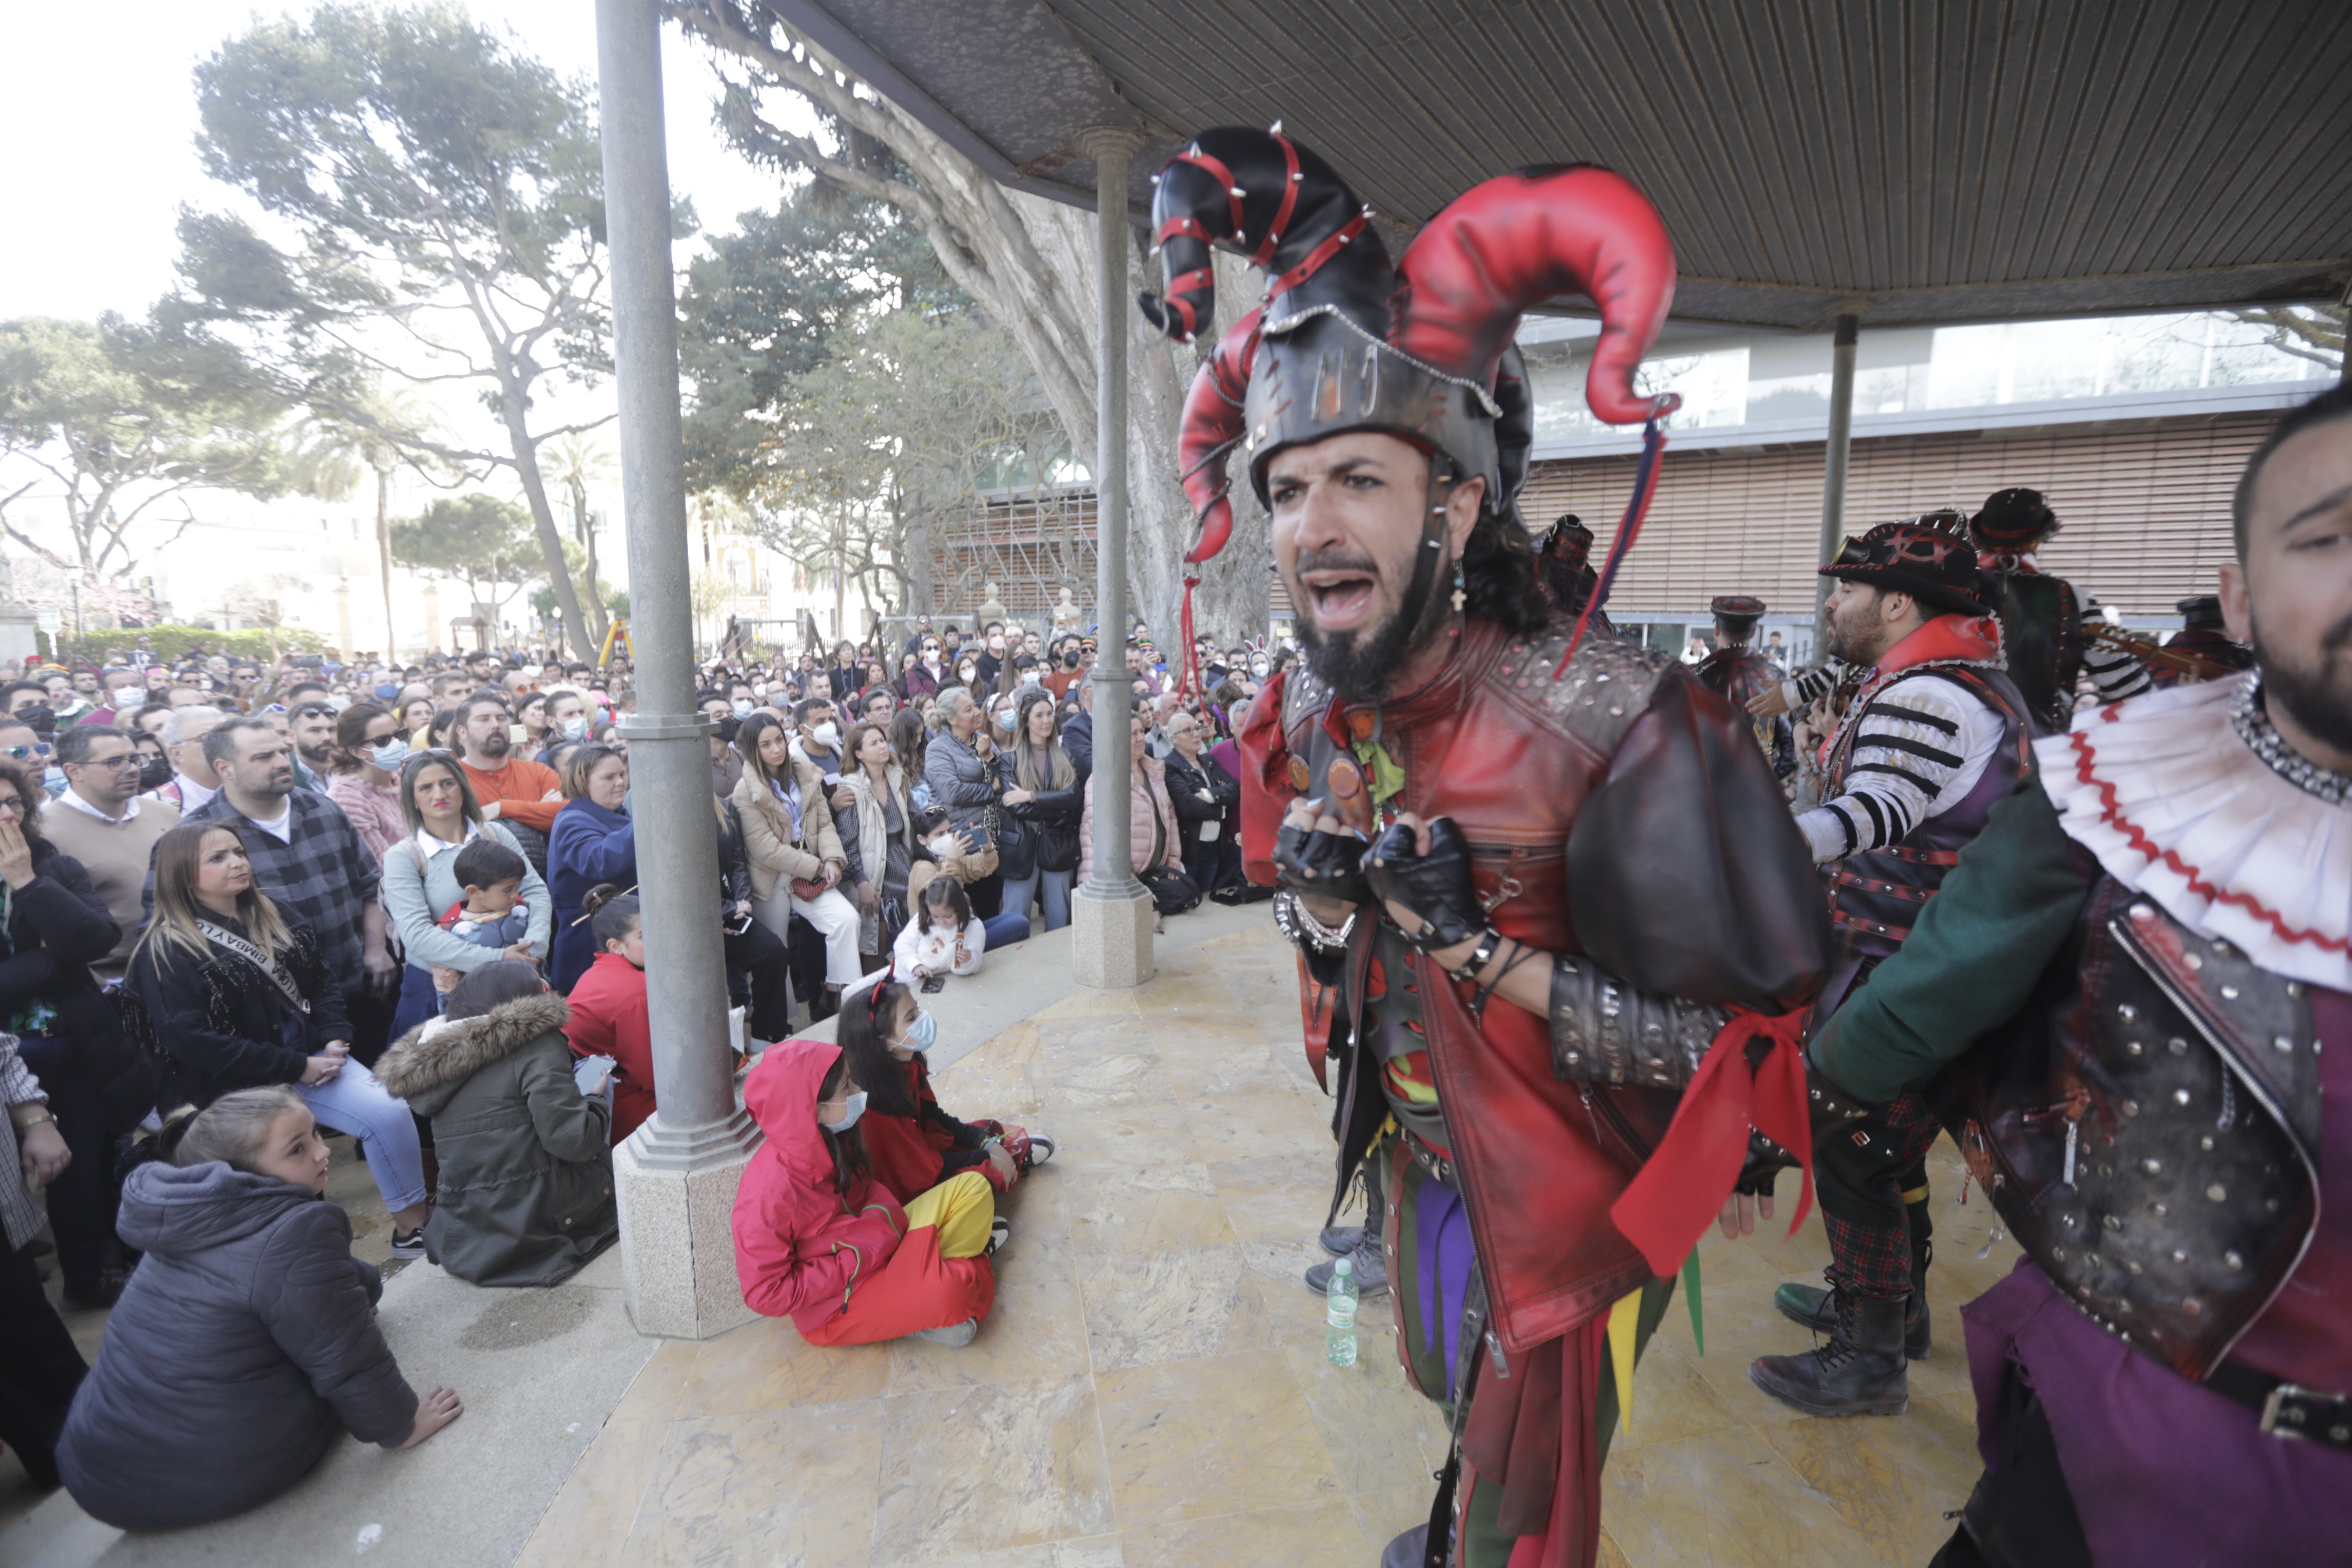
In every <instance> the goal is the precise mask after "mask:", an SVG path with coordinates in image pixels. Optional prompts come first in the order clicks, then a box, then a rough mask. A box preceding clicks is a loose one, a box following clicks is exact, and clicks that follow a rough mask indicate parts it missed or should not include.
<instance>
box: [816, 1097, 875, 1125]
mask: <svg viewBox="0 0 2352 1568" xmlns="http://www.w3.org/2000/svg"><path fill="white" fill-rule="evenodd" d="M841 1108H842V1110H843V1112H844V1113H845V1114H844V1115H843V1116H842V1119H841V1120H840V1121H836V1122H835V1123H834V1124H833V1125H832V1126H830V1127H825V1128H824V1130H825V1131H827V1132H846V1131H849V1130H850V1129H851V1128H853V1127H855V1126H856V1125H857V1119H858V1118H859V1117H861V1116H863V1115H865V1114H866V1091H865V1090H864V1089H859V1090H858V1091H857V1092H856V1094H853V1095H851V1096H850V1097H849V1098H848V1099H847V1100H843V1101H842V1102H841ZM817 1125H818V1126H820V1127H824V1122H822V1121H820V1122H818V1123H817Z"/></svg>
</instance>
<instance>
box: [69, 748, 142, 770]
mask: <svg viewBox="0 0 2352 1568" xmlns="http://www.w3.org/2000/svg"><path fill="white" fill-rule="evenodd" d="M138 765H139V754H138V753H137V752H124V753H123V754H122V755H121V756H119V757H84V758H83V759H82V760H81V761H79V762H78V763H67V764H66V766H68V767H69V768H110V769H112V770H114V771H115V772H117V773H120V772H121V770H123V769H124V768H135V767H137V766H138Z"/></svg>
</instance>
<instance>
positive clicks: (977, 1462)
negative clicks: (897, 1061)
mask: <svg viewBox="0 0 2352 1568" xmlns="http://www.w3.org/2000/svg"><path fill="white" fill-rule="evenodd" d="M1240 912H1241V913H1243V914H1253V913H1255V916H1256V918H1255V919H1254V920H1252V921H1251V922H1250V924H1249V926H1248V927H1247V928H1246V929H1244V930H1241V931H1234V932H1231V933H1229V934H1225V935H1222V936H1217V937H1214V938H1213V939H1212V940H1209V941H1206V942H1201V943H1199V944H1197V945H1195V946H1193V947H1192V948H1190V949H1189V950H1184V951H1178V952H1169V951H1167V950H1166V949H1164V948H1163V950H1162V952H1161V955H1160V973H1158V975H1157V976H1155V978H1154V979H1153V980H1152V981H1151V982H1150V983H1149V984H1145V985H1143V986H1141V987H1139V988H1138V989H1136V990H1134V991H1132V992H1085V991H1076V990H1072V991H1070V992H1068V993H1067V994H1065V995H1064V996H1063V997H1062V998H1061V999H1060V1000H1058V1001H1055V1002H1053V1003H1052V1004H1051V1005H1045V1006H1043V1007H1041V1008H1036V1009H1034V1010H1033V1011H1032V1013H1031V1014H1029V1015H1028V1016H1025V1017H1024V1018H1023V1019H1022V1021H1020V1022H1018V1023H1014V1024H1011V1025H1010V1026H1007V1027H1005V1028H1003V1029H1002V1030H1001V1031H1000V1032H998V1033H997V1034H996V1035H994V1036H993V1037H992V1038H991V1039H990V1040H989V1041H988V1042H987V1043H986V1044H985V1045H984V1046H982V1047H979V1048H977V1049H973V1050H971V1051H970V1053H969V1054H968V1055H966V1056H964V1057H963V1058H962V1059H961V1060H960V1061H958V1062H956V1063H955V1064H953V1066H952V1067H951V1068H948V1069H946V1070H943V1071H941V1072H940V1075H939V1079H938V1082H939V1088H940V1097H941V1099H942V1100H943V1101H944V1102H945V1103H946V1104H947V1105H948V1107H949V1108H950V1110H954V1111H956V1112H957V1113H959V1114H961V1115H966V1116H984V1115H1001V1116H1006V1117H1013V1118H1017V1119H1019V1120H1022V1121H1024V1122H1026V1123H1027V1124H1029V1125H1031V1126H1033V1127H1037V1128H1042V1129H1044V1130H1045V1131H1050V1132H1052V1133H1053V1134H1054V1135H1055V1138H1056V1140H1057V1141H1058V1142H1059V1149H1058V1152H1057V1153H1056V1154H1055V1161H1054V1163H1053V1164H1052V1165H1050V1166H1047V1167H1045V1169H1044V1170H1042V1171H1040V1172H1038V1173H1036V1174H1035V1175H1034V1177H1033V1178H1032V1179H1030V1180H1028V1181H1026V1182H1024V1183H1023V1184H1021V1186H1020V1187H1018V1188H1016V1189H1015V1190H1014V1191H1013V1193H1012V1194H1010V1195H1009V1196H1008V1197H1007V1199H1006V1200H1005V1202H1004V1212H1005V1213H1007V1214H1008V1215H1010V1217H1011V1218H1012V1221H1013V1244H1012V1246H1011V1247H1010V1248H1008V1249H1007V1250H1006V1251H1005V1252H1004V1253H1003V1254H1002V1255H1001V1256H1000V1258H999V1260H998V1261H999V1267H998V1279H999V1287H998V1298H997V1307H996V1310H995V1311H994V1313H993V1314H992V1316H991V1318H990V1319H989V1321H988V1322H987V1323H986V1324H984V1325H983V1326H982V1330H981V1333H980V1337H979V1339H978V1340H976V1341H975V1342H973V1343H972V1344H971V1346H969V1347H967V1348H965V1349H962V1350H958V1351H948V1350H941V1349H940V1348H938V1347H935V1346H929V1345H923V1344H919V1343H913V1342H898V1343H893V1344H887V1345H866V1346H858V1347H855V1348H850V1349H844V1350H824V1349H820V1348H817V1347H813V1346H810V1345H807V1344H805V1343H804V1342H803V1341H802V1340H801V1338H800V1336H799V1335H798V1334H797V1333H796V1332H794V1331H793V1328H792V1325H791V1324H790V1323H789V1322H786V1321H760V1322H755V1323H751V1324H749V1325H746V1326H745V1327H743V1328H740V1329H738V1330H735V1331H732V1332H730V1333H729V1334H727V1335H724V1336H722V1337H720V1338H719V1339H716V1340H712V1341H709V1342H703V1343H701V1344H687V1343H682V1342H671V1343H667V1344H665V1345H663V1346H662V1347H661V1348H660V1349H659V1350H658V1351H656V1352H655V1354H654V1356H653V1358H652V1360H651V1361H650V1362H648V1363H646V1368H645V1371H644V1372H643V1373H641V1374H640V1375H639V1377H638V1379H637V1381H636V1383H635V1384H634V1385H633V1386H632V1387H631V1388H630V1390H629V1393H628V1395H627V1397H626V1398H625V1399H624V1400H623V1401H622V1402H621V1404H620V1405H619V1407H618V1408H617V1409H615V1410H614V1414H613V1416H612V1418H611V1420H610V1421H609V1422H608V1423H607V1425H606V1426H605V1428H604V1432H603V1433H602V1434H601V1435H600V1436H598V1437H597V1440H596V1441H595V1443H594V1444H593V1445H592V1446H591V1447H589V1449H588V1451H587V1453H586V1454H585V1455H584V1456H583V1458H582V1460H581V1464H580V1467H579V1468H578V1469H577V1470H575V1471H574V1472H573V1474H572V1479H570V1480H569V1481H568V1482H567V1483H566V1484H565V1486H564V1488H563V1489H562V1491H561V1492H560V1493H559V1494H558V1495H557V1497H556V1500H555V1503H554V1505H553V1506H552V1507H551V1509H550V1510H548V1513H547V1516H546V1518H545V1520H544V1521H542V1522H541V1526H540V1528H539V1530H538V1531H536V1532H535V1533H534V1534H533V1535H532V1537H531V1539H530V1543H529V1545H528V1547H527V1548H526V1549H525V1551H524V1552H523V1555H522V1557H521V1559H520V1561H521V1562H522V1563H524V1564H526V1565H527V1568H573V1565H579V1568H595V1565H604V1564H614V1565H628V1568H636V1565H639V1564H667V1563H697V1564H711V1565H714V1568H715V1565H722V1564H742V1565H744V1568H754V1565H764V1564H769V1563H795V1564H806V1565H807V1568H1235V1565H1252V1564H1264V1565H1265V1568H1277V1565H1278V1568H1322V1565H1325V1564H1329V1565H1331V1568H1370V1564H1372V1563H1377V1562H1378V1561H1379V1557H1380V1550H1381V1546H1382V1545H1383V1544H1384V1543H1385V1542H1387V1541H1388V1539H1389V1538H1390V1537H1391V1535H1393V1534H1395V1533H1397V1532H1398V1531H1402V1530H1403V1529H1405V1528H1407V1527H1409V1526H1410V1525H1412V1524H1414V1523H1416V1522H1418V1521H1421V1520H1422V1519H1423V1518H1424V1517H1425V1516H1426V1511H1427V1508H1428V1504H1429V1499H1430V1494H1431V1490H1432V1486H1431V1481H1430V1472H1431V1471H1433V1469H1435V1468H1438V1467H1439V1466H1440V1465H1441V1464H1442V1463H1443V1462H1444V1455H1445V1436H1444V1430H1443V1428H1442V1426H1441V1425H1440V1423H1439V1421H1438V1419H1437V1416H1436V1413H1435V1411H1434V1409H1433V1407H1432V1406H1431V1405H1428V1404H1427V1403H1426V1402H1424V1401H1423V1400H1422V1399H1420V1398H1419V1397H1418V1396H1417V1395H1414V1394H1412V1393H1410V1392H1409V1391H1408V1390H1407V1389H1406V1388H1405V1386H1404V1384H1403V1381H1402V1373H1400V1372H1399V1370H1398V1366H1397V1361H1396V1352H1395V1344H1394V1338H1393V1332H1392V1331H1391V1327H1390V1321H1391V1320H1390V1314H1389V1310H1388V1304H1387V1300H1386V1299H1385V1298H1378V1299H1375V1300H1373V1301H1372V1302H1370V1303H1368V1307H1369V1309H1370V1310H1368V1311H1367V1313H1366V1314H1365V1318H1364V1320H1363V1325H1362V1328H1361V1331H1360V1353H1359V1358H1358V1362H1357V1364H1356V1365H1355V1366H1353V1367H1350V1368H1345V1369H1342V1368H1337V1367H1333V1366H1331V1365H1330V1364H1329V1363H1328V1360H1327V1358H1326V1357H1325V1355H1324V1334H1323V1321H1322V1319H1323V1303H1322V1301H1321V1300H1320V1299H1319V1298H1318V1297H1316V1296H1314V1295H1312V1294H1310V1293H1309V1292H1308V1291H1307V1289H1305V1288H1304V1286H1303V1285H1302V1284H1301V1283H1300V1282H1299V1278H1298V1277H1299V1273H1300V1271H1301V1270H1302V1269H1304V1268H1306V1267H1307V1265H1308V1264H1309V1263H1311V1262H1313V1261H1316V1260H1317V1259H1318V1258H1321V1257H1322V1253H1321V1252H1320V1250H1319V1249H1318V1247H1316V1246H1315V1243H1314V1240H1313V1237H1314V1233H1315V1230H1316V1229H1317V1227H1318V1226H1320V1225H1321V1223H1322V1220H1323V1217H1324V1214H1325V1212H1326V1209H1327V1208H1328V1203H1329V1197H1330V1184H1331V1169H1332V1163H1331V1142H1330V1133H1329V1131H1328V1116H1329V1102H1328V1100H1325V1099H1324V1098H1322V1096H1321V1095H1320V1094H1319V1092H1318V1090H1317V1089H1315V1087H1314V1084H1313V1080H1312V1079H1311V1078H1310V1077H1309V1076H1308V1074H1307V1069H1306V1067H1305V1064H1304V1061H1303V1059H1302V1057H1301V1053H1300V1051H1299V1048H1298V1040H1297V1027H1298V1024H1297V1019H1298V1013H1297V994H1296V991H1295V990H1294V989H1292V988H1291V987H1292V986H1293V985H1294V984H1295V981H1294V980H1293V977H1292V976H1293V969H1292V960H1291V957H1290V954H1289V952H1288V950H1287V949H1286V947H1285V946H1283V944H1282V943H1281V942H1279V940H1278V939H1276V937H1275V935H1274V933H1273V931H1271V929H1270V922H1268V921H1265V918H1264V916H1263V913H1262V912H1260V911H1240ZM1011 969H1012V966H1011V965H1008V966H1007V970H1008V971H1010V970H1011ZM1012 978H1013V975H1012V974H1010V973H1008V975H1007V979H1008V980H1010V979H1012ZM943 1022H944V1021H943ZM1933 1163H1934V1166H1935V1175H1934V1184H1935V1189H1936V1191H1937V1194H1938V1195H1939V1207H1938V1209H1937V1225H1938V1229H1939V1234H1938V1237H1937V1241H1938V1258H1937V1270H1936V1273H1935V1275H1934V1276H1933V1279H1934V1284H1933V1286H1932V1288H1931V1291H1930V1295H1931V1299H1932V1300H1933V1303H1934V1306H1935V1309H1936V1311H1937V1314H1938V1318H1939V1321H1938V1322H1937V1330H1938V1348H1937V1352H1936V1356H1935V1358H1934V1359H1931V1360H1930V1361H1929V1362H1927V1363H1919V1364H1918V1365H1917V1366H1916V1367H1915V1369H1914V1373H1913V1390H1914V1392H1913V1399H1912V1409H1911V1412H1910V1414H1909V1415H1906V1416H1904V1417H1902V1418H1900V1419H1895V1420H1869V1421H1853V1422H1822V1421H1810V1420H1806V1419H1805V1418H1802V1417H1801V1416H1799V1415H1797V1414H1796V1413H1795V1412H1793V1411H1790V1410H1787V1409H1785V1408H1784V1407H1782V1406H1780V1405H1775V1404H1773V1403H1772V1402H1771V1401H1769V1399H1767V1398H1765V1396H1764V1395H1763V1394H1760V1393H1759V1392H1758V1391H1757V1390H1756V1389H1755V1388H1754V1386H1753V1385H1752V1384H1749V1383H1748V1377H1747V1367H1748V1361H1749V1359H1751V1358H1752V1357H1753V1356H1756V1355H1759V1354H1764V1353H1767V1352H1788V1351H1792V1350H1800V1349H1802V1348H1804V1346H1805V1344H1806V1343H1807V1342H1808V1337H1807V1336H1806V1335H1805V1333H1804V1332H1803V1331H1801V1330H1799V1329H1797V1328H1796V1327H1795V1325H1793V1324H1790V1323H1789V1322H1787V1321H1785V1320H1782V1319H1780V1317H1779V1316H1778V1315H1777V1314H1776V1313H1774V1312H1773V1311H1772V1310H1771V1307H1770V1302H1769V1296H1770V1292H1771V1289H1772V1287H1773V1286H1774V1285H1775V1284H1777V1283H1779V1282H1780V1281H1781V1280H1783V1279H1815V1278H1818V1277H1819V1275H1820V1272H1821V1270H1822V1267H1823V1266H1824V1265H1825V1264H1826V1263H1827V1261H1828V1248H1827V1244H1826V1242H1825V1241H1824V1239H1823V1237H1822V1230H1821V1222H1820V1220H1819V1218H1818V1217H1811V1218H1808V1220H1807V1221H1806V1223H1805V1225H1804V1226H1803V1227H1802V1228H1801V1230H1800V1231H1799V1232H1798V1233H1797V1235H1796V1237H1794V1239H1787V1238H1785V1237H1782V1236H1780V1234H1778V1230H1784V1229H1785V1221H1783V1223H1782V1226H1780V1227H1777V1229H1776V1231H1775V1232H1774V1233H1771V1234H1759V1235H1758V1236H1756V1237H1750V1238H1747V1239H1743V1240H1727V1239H1725V1238H1723V1237H1720V1236H1716V1235H1713V1234H1712V1233H1710V1236H1709V1237H1708V1239H1707V1240H1706V1241H1705V1242H1704V1243H1702V1245H1701V1248H1700V1258H1701V1268H1702V1272H1703V1277H1704V1285H1703V1293H1704V1302H1705V1310H1706V1331H1707V1333H1706V1339H1707V1348H1706V1354H1705V1355H1701V1354H1699V1353H1698V1350H1697V1346H1696V1344H1695V1343H1694V1342H1693V1340H1692V1334H1691V1326H1690V1320H1689V1317H1688V1314H1687V1312H1686V1311H1685V1310H1684V1308H1683V1307H1682V1305H1681V1304H1680V1303H1679V1302H1677V1304H1676V1306H1675V1310H1674V1312H1673V1313H1672V1314H1670V1316H1669V1318H1668V1320H1667V1323H1666V1326H1665V1327H1664V1329H1663V1330H1662V1331H1660V1333H1659V1335H1658V1337H1657V1339H1656V1340H1655V1341H1654V1342H1653V1344H1652V1347H1651V1350H1650V1352H1649V1353H1648V1354H1647V1356H1645V1358H1644V1359H1643V1363H1642V1371H1641V1373H1640V1374H1639V1376H1638V1377H1637V1379H1636V1382H1635V1395H1634V1402H1633V1420H1632V1425H1631V1426H1630V1427H1628V1428H1627V1429H1625V1430H1623V1431H1622V1432H1621V1433H1620V1434H1619V1436H1618V1437H1617V1439H1616V1443H1615V1447H1614V1449H1613V1451H1612V1458H1611V1463H1610V1468H1609V1471H1608V1474H1607V1478H1606V1480H1605V1482H1604V1487H1605V1500H1604V1507H1603V1521H1604V1534H1603V1539H1602V1542H1601V1562H1602V1563H1604V1564H1638V1565H1641V1568H1652V1565H1655V1568H1678V1565H1681V1564H1686V1563H1687V1564H1702V1563H1703V1564H1717V1563H1720V1564H1735V1563H1741V1564H1744V1563H1754V1564H1759V1565H1762V1564H1771V1565H1774V1568H1779V1565H1782V1564H1786V1563H1795V1562H1805V1563H1821V1564H1829V1565H1843V1564H1887V1565H1889V1568H1892V1565H1895V1564H1901V1565H1904V1568H1916V1564H1918V1563H1924V1562H1926V1561H1927V1558H1928V1557H1929V1556H1931V1555H1932V1554H1933V1552H1934V1549H1935V1546H1936V1545H1937V1543H1939V1542H1941V1541H1942V1539H1943V1538H1944V1537H1945V1536H1947V1535H1948V1534H1949V1532H1950V1526H1949V1524H1948V1522H1947V1521H1945V1520H1944V1519H1943V1517H1942V1516H1943V1513H1944V1511H1945V1510H1948V1509H1953V1508H1957V1507H1958V1505H1959V1503H1960V1502H1961V1500H1963V1499H1965V1498H1966V1496H1967V1495H1968V1490H1969V1487H1970V1486H1971V1485H1973V1483H1974V1481H1975V1478H1976V1473H1977V1468H1978V1465H1977V1459H1976V1456H1975V1453H1974V1448H1973V1426H1972V1415H1971V1409H1970V1404H1969V1395H1968V1393H1967V1380H1966V1375H1965V1368H1964V1365H1963V1364H1962V1362H1961V1359H1960V1356H1959V1347H1958V1316H1957V1311H1956V1309H1957V1307H1958V1302H1959V1301H1960V1300H1965V1299H1967V1297H1969V1296H1972V1295H1974V1294H1976V1293H1977V1292H1978V1291H1979V1290H1981V1289H1984V1288H1985V1287H1986V1286H1987V1285H1989V1284H1990V1283H1991V1282H1992V1281H1993V1280H1994V1279H1998V1278H1999V1276H2000V1273H2002V1272H2004V1271H2005V1270H2006V1268H2007V1267H2008V1264H2009V1262H2010V1261H2011V1259H2012V1258H2014V1256H2015V1253H2014V1249H2013V1248H2012V1247H2006V1246H2004V1247H1993V1248H1991V1249H1990V1252H1989V1254H1988V1257H1987V1258H1984V1259H1979V1258H1976V1257H1975V1250H1976V1248H1977V1247H1979V1245H1981V1244H1983V1243H1984V1242H1985V1241H1986V1233H1985V1230H1984V1225H1983V1222H1984V1220H1985V1218H1986V1217H1987V1210H1986V1209H1985V1207H1984V1205H1983V1203H1982V1201H1981V1199H1980V1198H1979V1201H1978V1202H1977V1204H1976V1205H1974V1206H1973V1207H1969V1208H1955V1207H1951V1206H1950V1201H1951V1200H1952V1199H1954V1198H1956V1197H1957V1195H1958V1191H1959V1183H1958V1162H1957V1160H1956V1159H1954V1158H1953V1157H1952V1155H1951V1151H1950V1148H1949V1146H1948V1144H1945V1145H1939V1146H1938V1149H1937V1154H1936V1156H1935V1157H1934V1161H1933ZM1791 1195H1793V1194H1791ZM1783 1212H1784V1213H1785V1212H1786V1211H1783Z"/></svg>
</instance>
